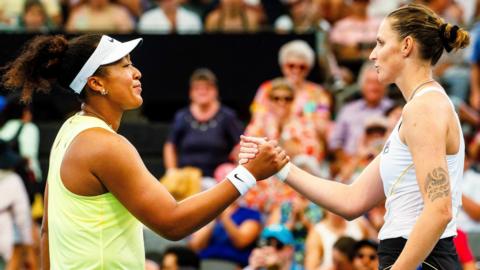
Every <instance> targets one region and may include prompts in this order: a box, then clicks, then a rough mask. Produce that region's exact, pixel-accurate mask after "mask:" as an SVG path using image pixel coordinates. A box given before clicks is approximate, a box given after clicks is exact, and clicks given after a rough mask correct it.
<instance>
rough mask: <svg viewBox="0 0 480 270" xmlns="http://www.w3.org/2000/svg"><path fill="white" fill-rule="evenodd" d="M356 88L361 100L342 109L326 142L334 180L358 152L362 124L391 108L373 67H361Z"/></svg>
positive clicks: (367, 65) (365, 65)
mask: <svg viewBox="0 0 480 270" xmlns="http://www.w3.org/2000/svg"><path fill="white" fill-rule="evenodd" d="M358 85H359V87H360V91H361V92H362V98H361V99H359V100H355V101H351V102H349V103H347V104H345V105H344V106H343V107H342V108H341V110H340V112H339V113H338V116H337V119H336V121H335V127H334V128H333V132H332V133H331V136H330V138H329V141H328V144H329V148H330V150H331V151H332V152H334V155H335V164H333V167H332V175H334V176H335V175H336V174H337V173H338V171H339V169H340V168H341V166H342V165H343V164H346V163H348V161H349V160H350V159H351V158H352V157H353V156H354V155H355V153H356V152H357V150H358V143H359V141H360V138H361V136H362V134H363V132H364V127H365V120H366V119H367V118H369V117H371V116H378V115H383V113H384V112H385V111H386V110H387V109H388V108H390V106H392V101H391V100H390V99H388V98H387V97H386V91H387V88H386V87H385V86H384V85H382V84H380V82H379V81H378V79H377V71H376V70H375V66H374V65H373V63H370V62H367V63H365V64H364V65H363V67H362V69H361V71H360V75H359V77H358Z"/></svg>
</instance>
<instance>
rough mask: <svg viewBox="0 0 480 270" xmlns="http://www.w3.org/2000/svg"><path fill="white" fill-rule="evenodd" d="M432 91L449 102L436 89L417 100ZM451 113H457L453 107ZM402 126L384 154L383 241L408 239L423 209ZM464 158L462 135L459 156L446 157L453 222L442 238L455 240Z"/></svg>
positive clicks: (382, 163) (381, 166) (381, 170)
mask: <svg viewBox="0 0 480 270" xmlns="http://www.w3.org/2000/svg"><path fill="white" fill-rule="evenodd" d="M431 91H437V92H441V93H443V94H444V95H445V96H446V97H447V98H448V96H447V95H446V94H445V92H444V91H442V90H440V89H437V88H429V89H425V90H423V91H422V92H420V93H417V94H416V95H415V97H416V96H419V95H423V94H425V93H428V92H431ZM449 101H450V99H449ZM450 103H451V101H450ZM451 104H452V103H451ZM452 110H453V111H455V109H454V106H453V104H452ZM457 121H458V117H457ZM401 122H402V119H400V120H399V122H398V123H397V125H396V126H395V129H394V130H393V131H392V133H391V134H390V137H389V138H388V140H387V143H386V144H385V146H384V148H383V151H382V153H381V159H380V175H381V177H382V182H383V189H384V192H385V196H386V198H387V201H386V202H385V208H386V209H387V212H386V213H385V224H384V225H383V227H382V229H381V230H380V233H379V238H380V240H384V239H391V238H397V237H403V238H406V239H408V236H409V235H410V233H411V231H412V229H413V226H414V225H415V222H416V221H417V219H418V217H419V216H420V214H421V212H422V210H423V207H424V203H423V199H422V194H421V192H420V190H419V187H418V182H417V177H416V174H415V165H414V163H413V159H412V155H411V153H410V150H409V149H408V146H406V145H405V144H404V143H403V142H402V141H401V139H400V136H399V134H398V129H399V127H400V123H401ZM458 125H459V130H460V133H462V129H461V128H460V122H459V121H458ZM425 136H428V134H425ZM464 158H465V142H464V141H463V134H460V146H459V150H458V152H457V153H456V154H455V155H447V157H446V159H447V166H448V174H449V178H450V188H451V193H452V213H453V218H452V220H451V221H450V223H448V225H447V228H446V229H445V231H444V232H443V234H442V236H441V237H440V238H446V237H450V236H455V235H456V234H457V233H456V229H457V228H456V217H457V213H458V209H459V207H460V205H461V202H462V192H461V189H460V182H461V180H462V178H463V162H464Z"/></svg>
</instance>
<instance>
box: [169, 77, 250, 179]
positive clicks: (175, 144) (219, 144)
mask: <svg viewBox="0 0 480 270" xmlns="http://www.w3.org/2000/svg"><path fill="white" fill-rule="evenodd" d="M242 132H243V128H242V126H241V124H240V120H239V119H238V118H237V115H236V113H235V112H234V111H233V110H232V109H230V108H228V107H226V106H224V105H222V104H221V102H220V100H219V98H218V88H217V78H216V76H215V74H214V73H213V72H212V71H211V70H209V69H205V68H201V69H197V70H195V71H194V72H193V74H192V76H191V77H190V105H189V106H188V107H186V108H183V109H181V110H180V111H178V112H177V113H176V114H175V118H174V120H173V123H172V128H171V132H170V134H169V136H168V138H167V142H166V143H165V145H164V150H163V154H164V160H165V168H166V169H167V171H168V170H170V169H176V168H182V167H185V166H193V167H197V168H200V169H201V170H202V172H203V176H208V177H213V172H214V170H215V168H216V167H217V166H218V165H220V164H222V163H225V162H227V161H228V160H229V156H230V153H231V152H232V150H233V149H234V147H235V145H237V143H238V141H239V138H240V135H241V134H242Z"/></svg>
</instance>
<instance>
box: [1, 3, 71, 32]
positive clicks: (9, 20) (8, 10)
mask: <svg viewBox="0 0 480 270" xmlns="http://www.w3.org/2000/svg"><path fill="white" fill-rule="evenodd" d="M27 2H33V1H30V0H1V1H0V23H1V22H3V23H4V24H6V25H9V26H14V25H16V23H17V20H18V18H20V17H22V13H24V10H25V5H26V4H27ZM38 2H40V3H41V4H42V5H43V6H44V8H45V13H46V16H47V17H49V18H50V19H51V20H52V23H53V24H54V25H55V26H60V24H61V22H62V12H61V8H60V2H61V0H38Z"/></svg>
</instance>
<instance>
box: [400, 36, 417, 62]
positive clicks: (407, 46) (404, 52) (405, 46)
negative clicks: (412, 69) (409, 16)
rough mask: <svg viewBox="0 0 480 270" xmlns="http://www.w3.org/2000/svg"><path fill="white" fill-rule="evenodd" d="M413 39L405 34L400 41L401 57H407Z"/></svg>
mask: <svg viewBox="0 0 480 270" xmlns="http://www.w3.org/2000/svg"><path fill="white" fill-rule="evenodd" d="M413 45H414V40H413V38H412V37H411V36H407V37H405V38H404V39H403V41H402V45H401V46H402V47H401V49H400V50H401V53H402V56H403V57H405V58H406V57H408V56H410V54H411V53H412V52H413Z"/></svg>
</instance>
